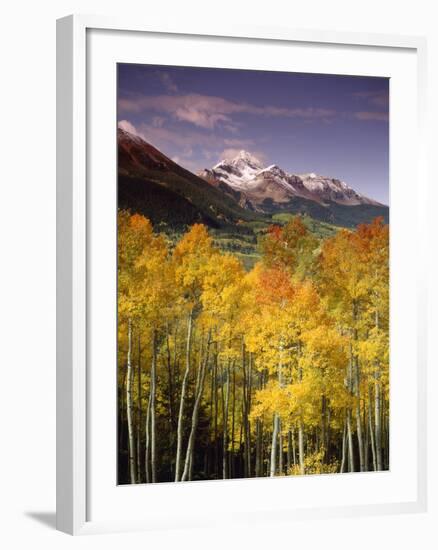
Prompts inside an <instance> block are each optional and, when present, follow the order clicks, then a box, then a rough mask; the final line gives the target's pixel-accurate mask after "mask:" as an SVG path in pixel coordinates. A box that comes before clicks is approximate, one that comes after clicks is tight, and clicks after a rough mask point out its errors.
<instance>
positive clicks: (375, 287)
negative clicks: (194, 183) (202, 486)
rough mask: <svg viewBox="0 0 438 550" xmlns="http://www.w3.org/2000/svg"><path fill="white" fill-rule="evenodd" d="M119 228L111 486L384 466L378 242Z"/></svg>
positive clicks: (385, 361)
mask: <svg viewBox="0 0 438 550" xmlns="http://www.w3.org/2000/svg"><path fill="white" fill-rule="evenodd" d="M154 229H156V228H154V227H153V226H152V223H151V222H150V221H149V219H147V218H145V217H143V216H142V215H140V214H131V213H129V212H128V211H125V210H120V211H119V214H118V404H119V408H118V410H119V418H118V439H119V460H118V481H119V483H121V484H126V483H150V482H152V483H154V482H163V481H167V482H173V481H176V482H179V481H187V480H206V479H228V478H241V477H260V476H281V475H297V474H316V473H318V474H319V473H337V472H340V473H342V472H358V471H377V470H385V469H388V467H389V326H388V325H389V257H388V256H389V228H388V225H385V223H384V222H383V220H382V219H380V218H377V219H375V220H374V221H373V222H372V223H370V224H367V225H359V226H358V227H357V228H355V229H353V230H349V229H340V230H339V231H336V232H331V231H330V230H327V231H325V232H322V233H321V234H320V235H317V234H315V233H314V232H311V231H309V229H308V227H307V226H306V225H305V224H304V223H303V220H302V219H301V217H299V216H297V217H294V216H290V219H289V220H286V221H285V225H283V226H280V225H271V226H270V227H269V229H268V230H267V231H265V232H261V233H259V234H258V240H259V242H258V245H257V247H258V258H259V259H258V261H256V263H255V265H254V267H252V269H250V270H249V271H246V270H245V269H244V266H243V264H242V263H241V261H240V259H239V257H238V256H236V255H233V254H231V253H227V252H225V251H224V250H223V249H222V250H221V249H220V248H218V247H217V246H215V241H214V239H213V236H212V235H211V234H210V233H209V231H211V230H209V229H208V228H207V227H206V226H205V225H204V224H201V223H195V224H193V225H191V226H190V227H188V228H187V229H186V230H185V232H183V233H178V235H177V239H175V240H174V241H171V240H169V238H168V236H167V235H165V234H160V233H159V231H156V230H155V231H154Z"/></svg>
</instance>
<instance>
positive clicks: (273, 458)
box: [269, 413, 280, 477]
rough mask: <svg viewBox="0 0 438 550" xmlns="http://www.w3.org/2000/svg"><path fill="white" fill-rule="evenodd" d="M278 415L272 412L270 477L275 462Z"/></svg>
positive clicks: (272, 475)
mask: <svg viewBox="0 0 438 550" xmlns="http://www.w3.org/2000/svg"><path fill="white" fill-rule="evenodd" d="M279 421H280V417H279V416H278V413H274V429H273V430H272V444H271V461H270V473H269V475H270V476H271V477H274V476H275V469H276V468H275V467H276V463H277V439H278V431H279V423H280V422H279Z"/></svg>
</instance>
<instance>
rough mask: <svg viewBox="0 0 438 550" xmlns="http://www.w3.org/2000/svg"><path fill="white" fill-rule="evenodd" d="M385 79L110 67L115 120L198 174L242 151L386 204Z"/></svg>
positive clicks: (170, 68) (150, 67)
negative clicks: (327, 179)
mask: <svg viewBox="0 0 438 550" xmlns="http://www.w3.org/2000/svg"><path fill="white" fill-rule="evenodd" d="M388 97H389V79H387V78H370V77H359V76H338V75H319V74H305V73H280V72H266V71H243V70H230V69H209V68H192V67H163V66H157V65H131V64H119V65H118V100H119V101H118V121H119V123H121V122H122V121H123V123H122V125H123V126H124V127H125V128H126V129H127V130H130V131H133V132H135V133H137V134H138V135H141V136H142V137H143V138H144V139H145V140H146V141H148V142H149V143H151V144H153V145H155V146H156V147H157V148H158V149H160V150H161V151H162V152H163V153H165V154H166V155H168V156H169V157H171V158H173V159H174V160H175V161H176V162H178V163H179V164H181V165H182V166H184V167H185V168H187V169H189V170H192V171H193V172H197V171H199V170H201V169H202V168H210V167H211V166H213V165H214V164H216V163H217V162H218V161H219V160H221V159H222V158H227V157H228V158H231V157H232V156H234V155H235V154H237V152H238V151H240V150H241V149H246V150H247V151H249V152H250V153H252V154H254V155H255V156H257V157H259V158H260V160H262V161H263V162H265V163H266V165H268V164H278V165H279V166H280V167H281V168H283V169H284V170H286V171H288V172H292V173H295V174H300V173H306V172H315V173H317V174H321V175H324V176H331V177H335V178H338V179H341V180H343V181H345V182H346V183H348V184H349V185H350V186H351V187H353V188H354V189H355V190H357V191H359V192H360V193H363V194H365V195H367V196H369V197H372V198H374V199H377V200H378V201H380V202H383V203H385V204H388V200H389V199H388V195H389V170H388V165H389V122H388V118H389V116H388V115H389V105H388V103H389V102H388Z"/></svg>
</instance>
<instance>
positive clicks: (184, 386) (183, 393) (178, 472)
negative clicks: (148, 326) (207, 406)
mask: <svg viewBox="0 0 438 550" xmlns="http://www.w3.org/2000/svg"><path fill="white" fill-rule="evenodd" d="M192 323H193V312H192V311H191V312H190V313H189V318H188V322H187V347H186V368H185V371H184V376H183V381H182V384H181V397H180V402H179V413H178V428H177V436H176V460H175V481H180V478H181V455H182V438H183V417H184V403H185V398H186V390H187V380H188V377H189V372H190V350H191V343H192Z"/></svg>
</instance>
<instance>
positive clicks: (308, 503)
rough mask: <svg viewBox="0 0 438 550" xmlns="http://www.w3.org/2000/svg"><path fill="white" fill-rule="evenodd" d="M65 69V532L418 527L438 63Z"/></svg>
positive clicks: (142, 54)
mask: <svg viewBox="0 0 438 550" xmlns="http://www.w3.org/2000/svg"><path fill="white" fill-rule="evenodd" d="M57 54H58V55H57V71H58V76H57V87H58V88H57V91H58V94H57V97H58V104H57V114H58V126H57V132H58V141H57V143H58V152H57V160H58V162H57V193H58V195H57V219H58V222H57V242H58V244H57V255H58V262H57V277H58V292H57V301H58V306H57V315H58V322H57V349H58V351H57V354H58V355H57V525H58V528H59V529H60V530H62V531H65V532H67V533H71V534H82V533H91V532H106V531H117V530H130V529H144V530H147V529H160V528H172V527H180V526H208V525H214V524H215V523H216V522H218V521H219V520H218V518H220V521H221V522H224V521H225V522H243V521H246V522H247V521H261V520H263V519H268V520H269V521H272V520H275V519H276V518H279V519H285V518H290V519H291V520H293V519H296V518H315V519H316V518H321V517H328V516H348V515H358V514H384V513H399V512H400V513H401V512H418V511H422V510H425V508H426V479H427V477H426V453H425V446H426V440H425V439H426V437H425V433H426V432H425V422H426V403H425V384H426V380H425V373H426V366H425V352H424V350H425V291H426V289H425V284H424V269H423V268H424V250H423V244H421V243H424V242H425V240H424V239H423V236H424V231H425V230H424V227H425V212H426V209H425V181H426V179H425V176H424V160H423V155H424V147H423V135H422V130H423V121H424V117H425V102H424V95H425V94H424V86H425V83H424V74H425V71H424V63H425V44H424V41H423V40H422V39H420V38H413V37H394V36H377V35H349V34H342V33H327V32H317V31H296V30H288V29H248V28H242V29H239V28H237V27H234V26H233V28H232V29H230V30H227V29H208V30H206V29H203V30H202V31H200V29H178V28H177V27H175V28H165V27H163V28H160V29H152V28H149V27H148V25H147V24H146V25H142V24H139V23H138V22H129V21H121V20H112V19H105V18H100V17H98V18H95V17H90V16H86V17H82V16H70V17H67V18H64V19H61V20H59V21H58V33H57ZM419 243H420V244H419ZM407 251H409V254H407ZM207 502H208V506H206V503H207Z"/></svg>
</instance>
